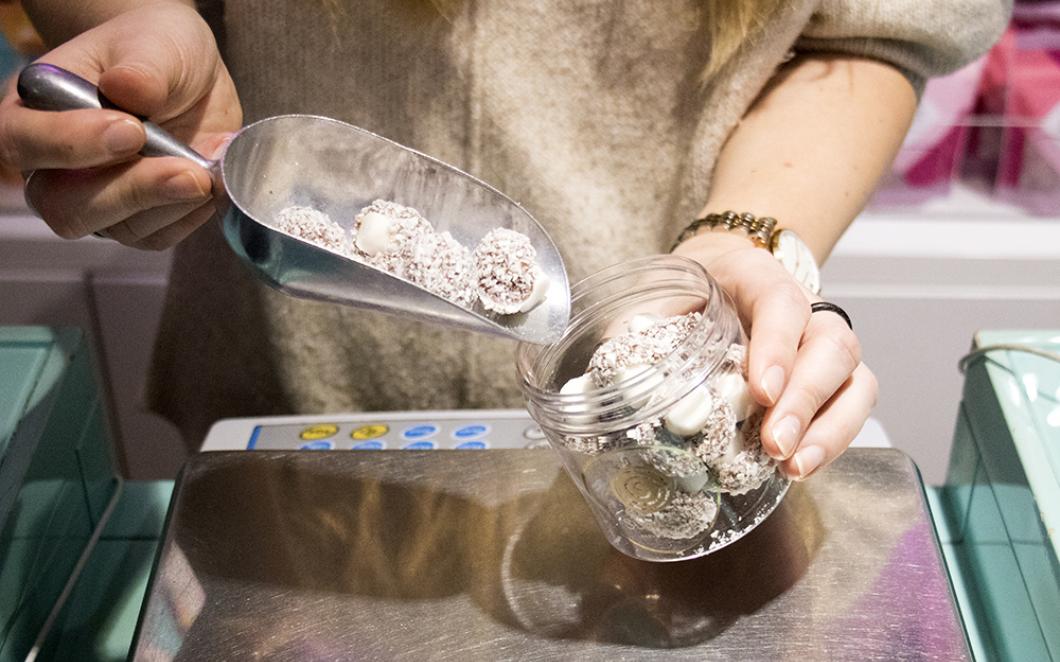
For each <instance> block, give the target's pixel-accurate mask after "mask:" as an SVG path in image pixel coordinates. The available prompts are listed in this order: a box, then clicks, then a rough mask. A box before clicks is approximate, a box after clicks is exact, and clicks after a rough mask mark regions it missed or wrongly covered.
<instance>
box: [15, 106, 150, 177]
mask: <svg viewBox="0 0 1060 662" xmlns="http://www.w3.org/2000/svg"><path fill="white" fill-rule="evenodd" d="M145 140H146V137H145V135H144V128H143V125H141V124H140V122H139V121H137V120H136V119H135V118H133V117H132V116H130V115H127V114H125V113H122V112H119V111H116V110H68V111H64V112H48V111H40V110H32V109H30V108H26V107H25V106H23V105H22V104H21V102H19V101H17V100H14V99H11V98H8V99H5V100H4V102H3V104H0V160H2V161H3V163H4V164H5V165H7V166H9V167H11V168H14V169H16V170H21V171H26V170H40V169H47V168H67V169H73V168H91V167H95V166H100V165H105V164H110V163H117V162H120V161H125V160H127V159H129V158H130V157H132V156H133V155H134V154H136V153H137V152H139V151H140V149H142V148H143V146H144V141H145Z"/></svg>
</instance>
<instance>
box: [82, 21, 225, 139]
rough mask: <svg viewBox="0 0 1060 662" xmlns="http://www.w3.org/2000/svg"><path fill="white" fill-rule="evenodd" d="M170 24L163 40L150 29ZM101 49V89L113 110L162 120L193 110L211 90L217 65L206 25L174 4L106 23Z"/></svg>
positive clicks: (210, 36) (214, 46)
mask: <svg viewBox="0 0 1060 662" xmlns="http://www.w3.org/2000/svg"><path fill="white" fill-rule="evenodd" d="M165 23H169V24H170V25H174V26H179V29H168V30H166V31H165V33H164V37H161V38H160V35H159V32H158V31H156V30H152V29H145V28H152V27H154V26H157V25H163V24H165ZM108 30H109V32H110V34H109V35H108V39H107V41H106V42H105V44H103V45H102V47H103V48H104V49H105V53H106V54H105V57H104V58H103V59H104V60H105V61H106V63H107V66H106V67H105V68H104V70H103V71H102V73H101V74H100V75H99V81H98V86H99V89H100V91H102V92H103V94H104V95H105V96H106V97H107V98H109V99H110V100H111V101H113V102H114V103H115V104H116V105H117V106H119V107H121V108H125V109H127V110H128V111H130V112H133V113H137V114H139V115H143V116H145V117H150V118H151V119H153V120H154V121H156V122H164V121H167V120H169V119H171V118H173V117H177V116H178V115H181V114H183V113H184V112H186V111H188V110H189V109H190V108H191V107H192V106H194V105H195V104H196V103H197V102H198V101H199V100H200V99H202V98H203V96H204V95H205V94H206V93H207V92H208V91H209V90H210V89H211V87H212V86H213V82H214V78H215V76H216V75H217V65H218V64H219V59H218V53H217V46H216V44H215V43H214V39H213V34H212V33H211V31H210V29H209V26H208V25H207V24H206V23H205V22H204V21H203V20H202V19H201V18H200V17H199V16H198V14H197V13H196V12H195V10H194V9H191V8H190V7H183V6H180V5H179V4H177V3H170V4H168V5H164V6H155V7H150V8H145V9H144V10H142V11H139V12H138V11H131V12H127V13H126V14H123V15H121V16H119V17H118V18H116V19H115V20H113V21H111V22H110V25H109V28H108Z"/></svg>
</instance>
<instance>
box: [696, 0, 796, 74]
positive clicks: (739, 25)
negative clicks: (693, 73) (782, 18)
mask: <svg viewBox="0 0 1060 662" xmlns="http://www.w3.org/2000/svg"><path fill="white" fill-rule="evenodd" d="M786 1H787V0H713V1H712V2H711V3H710V5H709V10H710V20H709V21H708V25H709V26H710V60H709V61H708V63H707V69H706V71H705V72H704V77H705V78H706V77H709V76H712V75H714V74H716V73H718V71H719V70H720V69H721V68H722V67H724V66H725V64H726V63H728V62H729V60H731V59H732V57H733V56H734V55H736V52H737V51H739V50H740V46H741V45H743V43H744V42H745V41H747V40H748V39H754V38H757V37H759V36H760V35H759V34H758V33H759V32H760V31H761V30H762V27H763V26H764V25H765V24H766V21H767V19H769V17H770V16H771V15H772V14H775V13H776V12H778V11H780V10H781V9H782V8H783V6H784V4H785V3H786Z"/></svg>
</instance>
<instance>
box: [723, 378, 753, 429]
mask: <svg viewBox="0 0 1060 662" xmlns="http://www.w3.org/2000/svg"><path fill="white" fill-rule="evenodd" d="M714 389H715V390H716V391H717V393H718V395H719V396H721V397H722V398H725V399H726V400H727V401H728V402H729V406H730V407H732V413H733V414H735V415H736V420H737V421H742V420H745V419H746V418H747V417H748V416H750V415H751V414H753V413H754V412H755V408H756V407H757V403H755V399H754V396H752V395H751V389H749V388H747V382H745V381H744V379H743V376H742V375H740V374H739V373H736V372H729V373H726V374H725V375H723V376H721V377H720V378H719V379H718V380H717V381H716V382H715V383H714Z"/></svg>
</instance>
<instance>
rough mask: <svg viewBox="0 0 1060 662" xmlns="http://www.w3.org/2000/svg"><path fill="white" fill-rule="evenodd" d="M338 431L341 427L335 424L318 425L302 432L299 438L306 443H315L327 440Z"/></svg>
mask: <svg viewBox="0 0 1060 662" xmlns="http://www.w3.org/2000/svg"><path fill="white" fill-rule="evenodd" d="M338 431H339V426H337V425H335V424H333V423H317V424H316V425H310V426H309V427H307V428H306V429H304V430H302V432H301V434H299V435H298V436H299V437H300V438H301V439H304V440H306V441H314V440H316V439H327V438H328V437H330V436H331V435H333V434H335V433H336V432H338Z"/></svg>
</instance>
